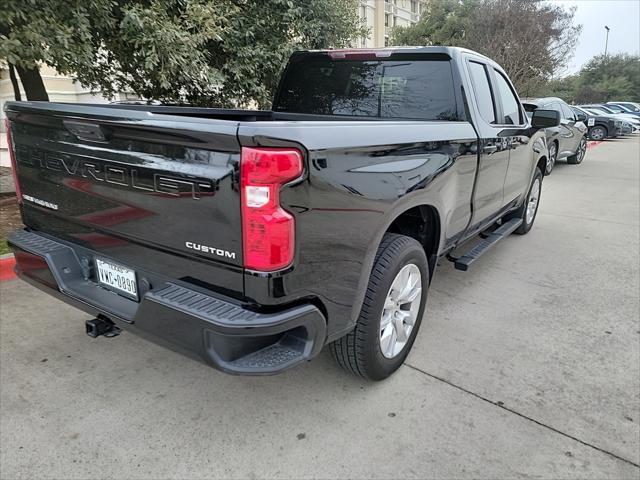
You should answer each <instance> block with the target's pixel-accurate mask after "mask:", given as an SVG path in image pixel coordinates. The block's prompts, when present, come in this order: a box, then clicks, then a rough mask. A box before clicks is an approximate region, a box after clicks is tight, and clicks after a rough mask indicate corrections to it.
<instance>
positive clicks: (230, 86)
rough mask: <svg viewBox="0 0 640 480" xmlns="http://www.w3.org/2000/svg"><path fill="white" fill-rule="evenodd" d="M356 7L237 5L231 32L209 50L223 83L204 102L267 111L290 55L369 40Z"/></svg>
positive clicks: (323, 2)
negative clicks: (362, 37) (295, 51)
mask: <svg viewBox="0 0 640 480" xmlns="http://www.w3.org/2000/svg"><path fill="white" fill-rule="evenodd" d="M357 5H358V1H357V0H269V1H264V0H238V9H237V10H236V11H235V13H234V14H233V15H230V16H229V22H230V28H229V29H228V31H227V32H226V33H225V35H224V36H223V38H222V39H220V40H219V41H213V42H209V44H208V49H209V52H210V54H211V59H212V62H213V65H214V66H215V67H216V68H217V69H219V70H220V71H221V72H222V74H223V76H224V81H223V82H222V84H221V88H220V90H219V92H218V93H217V94H216V95H214V96H213V99H209V98H204V99H203V100H204V101H205V102H210V101H211V100H213V102H215V103H217V104H219V105H223V106H246V105H247V104H249V103H250V102H252V101H253V102H257V104H258V106H259V107H261V108H266V107H268V106H269V105H270V102H271V99H272V97H273V93H274V90H275V89H276V87H277V84H278V80H279V78H280V74H281V71H282V69H283V68H284V65H285V64H286V61H287V58H288V57H289V55H290V54H291V52H293V51H294V50H302V49H309V48H311V49H317V48H327V47H345V46H348V45H349V44H350V43H351V42H352V41H354V40H355V39H357V38H358V37H361V36H363V35H365V34H366V29H363V28H362V27H361V26H360V21H359V18H358V15H357ZM201 100H202V99H195V98H192V99H191V101H201Z"/></svg>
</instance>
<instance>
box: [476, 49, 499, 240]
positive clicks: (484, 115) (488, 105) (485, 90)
mask: <svg viewBox="0 0 640 480" xmlns="http://www.w3.org/2000/svg"><path fill="white" fill-rule="evenodd" d="M466 65H467V69H468V72H469V77H470V78H471V84H472V87H473V92H472V95H473V98H474V99H475V101H470V102H469V108H470V109H471V110H472V115H474V117H475V118H474V125H475V127H476V130H477V134H478V137H479V142H478V149H479V158H478V162H479V163H478V174H477V177H476V184H475V193H474V197H473V199H472V202H473V205H472V207H473V208H472V210H473V214H472V218H471V223H470V224H469V229H468V230H467V232H469V233H470V232H471V231H473V230H477V229H479V228H482V226H484V225H486V224H487V223H491V222H492V221H493V219H494V218H495V217H496V216H497V215H498V213H499V212H500V211H501V210H502V207H503V206H504V191H503V189H504V180H505V177H506V175H507V168H508V166H509V145H508V138H507V137H506V136H504V134H503V130H504V127H502V126H500V125H499V124H498V121H497V108H496V95H495V92H494V91H493V88H492V85H491V82H490V77H489V69H488V66H487V65H486V64H485V63H483V62H481V61H478V60H476V59H475V58H474V59H473V60H472V59H468V60H467V61H466Z"/></svg>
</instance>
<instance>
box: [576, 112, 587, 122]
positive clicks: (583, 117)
mask: <svg viewBox="0 0 640 480" xmlns="http://www.w3.org/2000/svg"><path fill="white" fill-rule="evenodd" d="M576 118H577V119H578V121H579V122H583V123H584V122H586V121H587V116H586V115H585V114H584V113H576Z"/></svg>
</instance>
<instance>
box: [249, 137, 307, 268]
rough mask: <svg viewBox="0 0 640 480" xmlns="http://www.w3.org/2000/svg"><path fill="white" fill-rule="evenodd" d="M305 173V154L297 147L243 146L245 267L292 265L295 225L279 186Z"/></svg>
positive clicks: (283, 266)
mask: <svg viewBox="0 0 640 480" xmlns="http://www.w3.org/2000/svg"><path fill="white" fill-rule="evenodd" d="M300 175H302V154H301V153H300V151H299V150H296V149H294V148H248V147H243V148H242V156H241V160H240V192H241V193H240V196H241V199H242V251H243V256H244V266H245V267H246V268H248V269H251V270H259V271H263V272H272V271H274V270H280V269H282V268H285V267H287V266H289V265H290V264H291V262H292V261H293V254H294V250H295V225H294V219H293V216H292V215H291V214H289V213H288V212H287V211H285V210H284V209H283V208H282V207H281V206H280V187H282V185H284V184H285V183H287V182H290V181H291V180H295V179H296V178H298V177H299V176H300Z"/></svg>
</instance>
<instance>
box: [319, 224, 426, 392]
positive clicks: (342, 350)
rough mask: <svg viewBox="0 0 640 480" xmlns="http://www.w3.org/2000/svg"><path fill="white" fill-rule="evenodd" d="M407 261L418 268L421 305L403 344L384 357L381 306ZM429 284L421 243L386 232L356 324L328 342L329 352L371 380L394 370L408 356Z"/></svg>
mask: <svg viewBox="0 0 640 480" xmlns="http://www.w3.org/2000/svg"><path fill="white" fill-rule="evenodd" d="M410 263H413V264H414V265H416V266H417V267H418V269H419V270H420V275H421V280H422V282H421V283H422V297H421V299H420V308H419V310H418V314H417V316H416V319H415V322H414V325H413V329H412V330H411V332H410V334H409V336H408V339H407V341H406V344H405V345H404V348H403V349H402V350H401V351H400V352H399V353H398V354H397V355H396V356H395V357H393V358H387V357H385V356H384V355H383V353H382V349H381V346H380V333H381V329H380V320H381V317H382V313H383V307H384V303H385V300H386V298H387V294H388V292H389V290H390V288H391V284H392V283H393V281H394V279H395V278H396V275H397V274H398V272H399V271H400V270H401V269H402V268H403V267H404V266H406V265H408V264H410ZM428 287H429V265H428V263H427V257H426V255H425V252H424V248H423V247H422V245H420V243H418V241H416V240H415V239H413V238H411V237H406V236H404V235H396V234H393V233H387V234H385V235H384V237H383V239H382V242H381V243H380V246H379V247H378V252H377V253H376V257H375V260H374V264H373V269H372V271H371V277H370V278H369V284H368V286H367V291H366V294H365V298H364V302H363V304H362V309H361V310H360V316H359V317H358V321H357V323H356V327H355V329H354V330H353V331H352V332H351V333H348V334H347V335H345V336H344V337H342V338H340V339H338V340H336V341H335V342H333V343H332V344H331V352H332V353H333V356H334V358H335V359H336V361H337V362H338V365H340V366H341V367H342V368H344V369H345V370H347V371H348V372H351V373H353V374H355V375H359V376H361V377H364V378H367V379H370V380H383V379H385V378H387V377H388V376H389V375H391V374H392V373H393V372H395V371H396V370H397V369H398V368H399V367H400V365H402V362H404V360H405V358H406V357H407V355H408V353H409V351H410V350H411V347H412V346H413V342H414V341H415V338H416V335H417V333H418V330H419V329H420V324H421V322H422V316H423V314H424V307H425V303H426V300H427V289H428Z"/></svg>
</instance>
